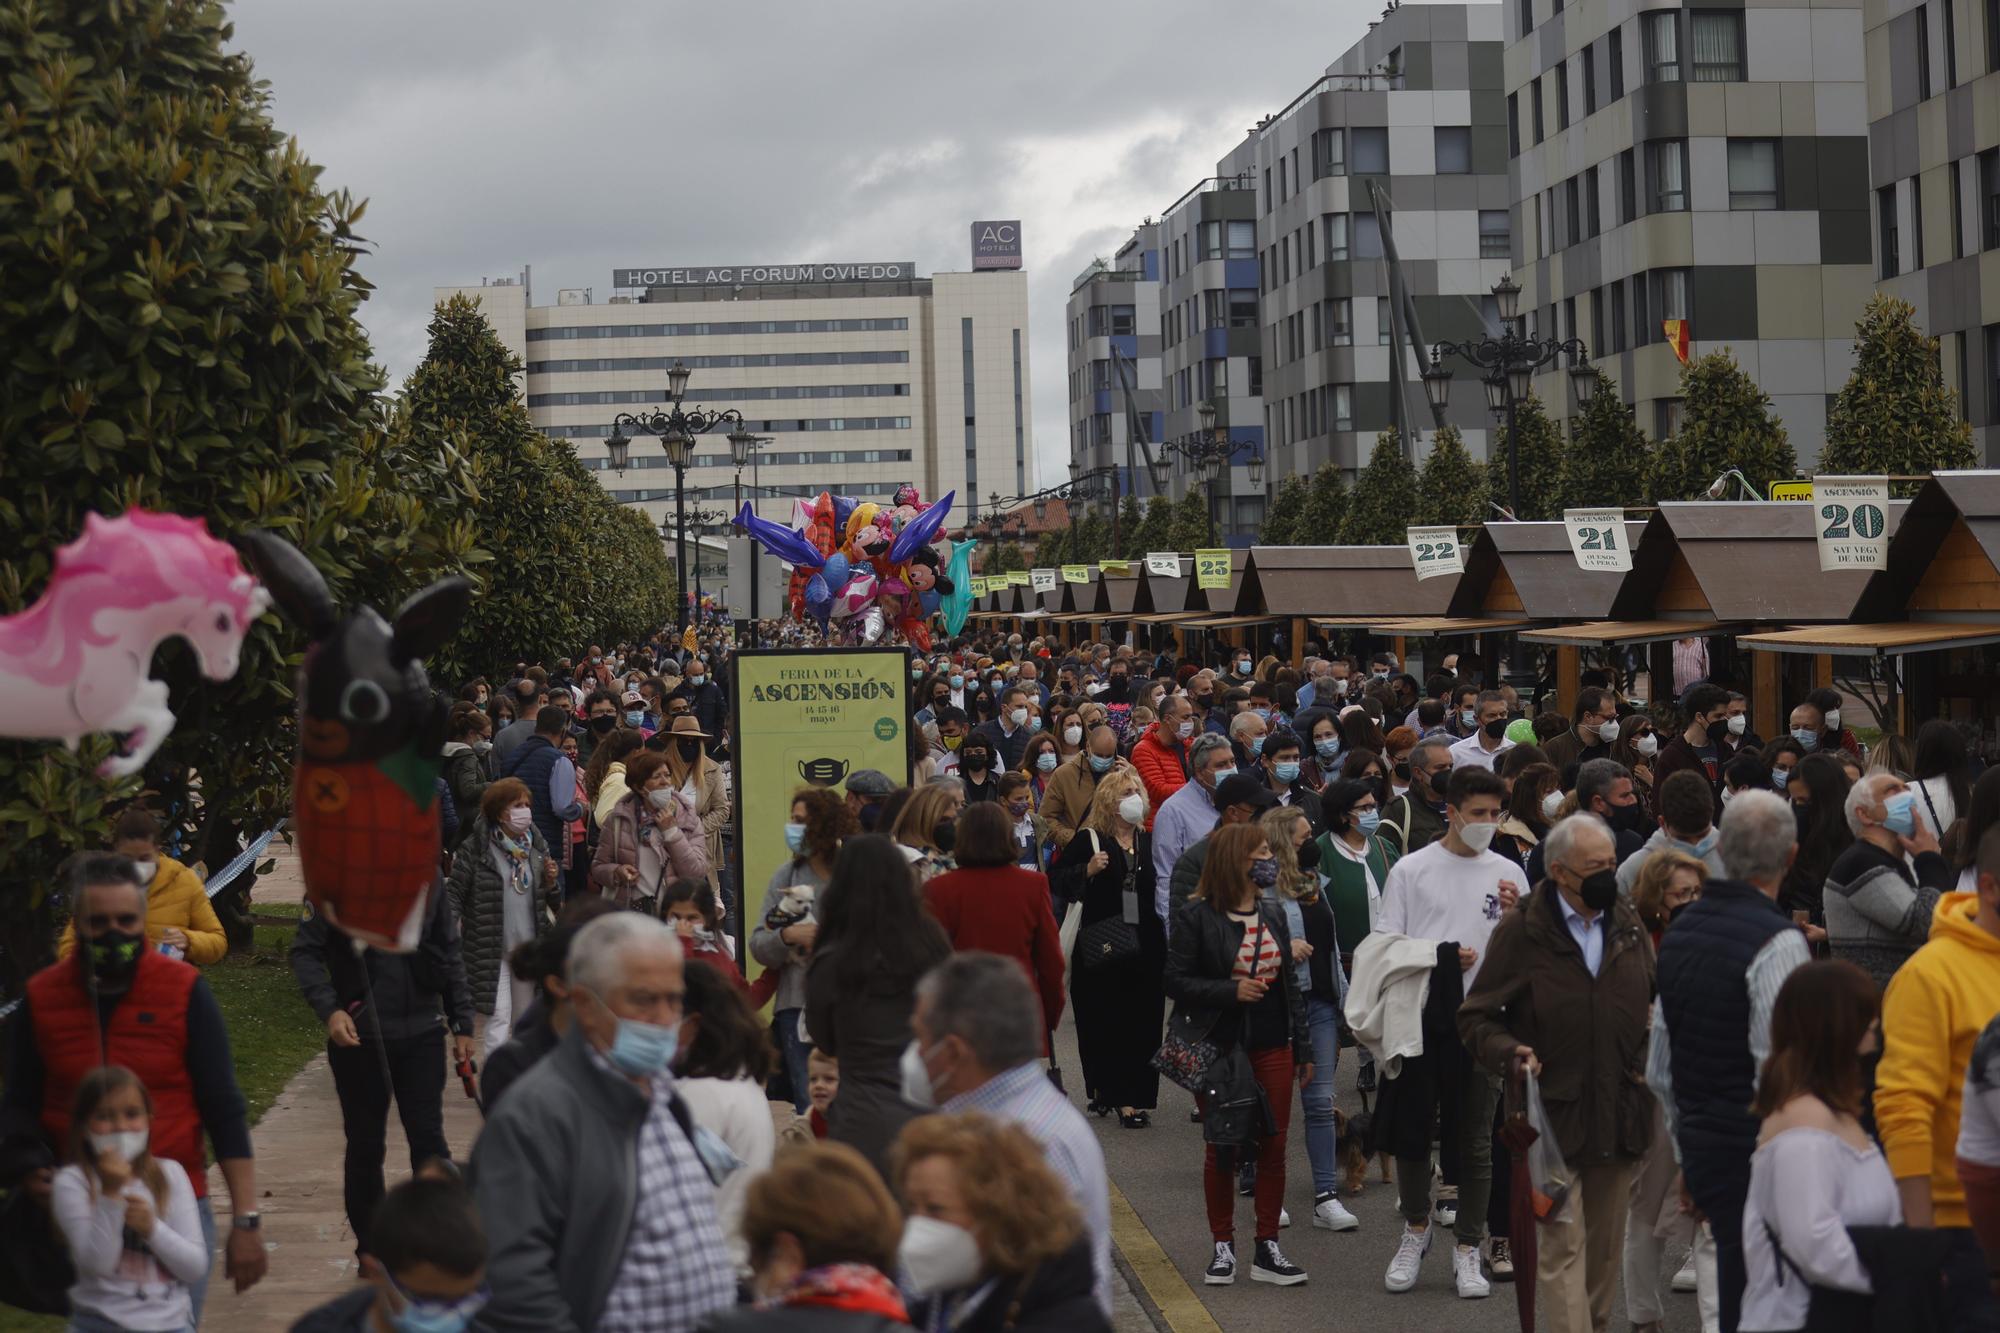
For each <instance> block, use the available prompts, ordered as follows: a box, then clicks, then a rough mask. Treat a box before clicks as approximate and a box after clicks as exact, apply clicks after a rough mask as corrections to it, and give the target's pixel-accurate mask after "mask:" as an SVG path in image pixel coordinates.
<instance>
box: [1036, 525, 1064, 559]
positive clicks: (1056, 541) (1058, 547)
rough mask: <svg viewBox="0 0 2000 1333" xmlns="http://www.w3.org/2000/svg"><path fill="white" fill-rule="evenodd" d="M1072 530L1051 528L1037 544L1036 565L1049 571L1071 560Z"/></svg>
mask: <svg viewBox="0 0 2000 1333" xmlns="http://www.w3.org/2000/svg"><path fill="white" fill-rule="evenodd" d="M1071 532H1072V529H1069V528H1050V529H1049V530H1048V531H1047V532H1045V533H1043V534H1042V535H1041V536H1040V537H1039V538H1038V539H1037V540H1036V542H1035V563H1036V564H1037V565H1039V566H1040V567H1042V568H1043V569H1047V568H1048V567H1050V566H1051V565H1059V564H1061V563H1062V562H1063V561H1065V560H1067V559H1069V545H1070V535H1071Z"/></svg>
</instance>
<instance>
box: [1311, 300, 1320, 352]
mask: <svg viewBox="0 0 2000 1333" xmlns="http://www.w3.org/2000/svg"><path fill="white" fill-rule="evenodd" d="M1319 312H1320V305H1319V302H1317V301H1315V302H1313V305H1312V349H1313V350H1314V351H1315V352H1317V351H1318V350H1319V349H1320V346H1321V334H1320V324H1321V320H1320V313H1319Z"/></svg>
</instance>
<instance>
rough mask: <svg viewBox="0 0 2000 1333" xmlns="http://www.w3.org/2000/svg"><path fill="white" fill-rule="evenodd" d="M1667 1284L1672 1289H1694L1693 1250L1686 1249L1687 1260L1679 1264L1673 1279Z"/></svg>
mask: <svg viewBox="0 0 2000 1333" xmlns="http://www.w3.org/2000/svg"><path fill="white" fill-rule="evenodd" d="M1667 1285H1668V1286H1669V1287H1670V1288H1672V1289H1673V1290H1674V1291H1693V1290H1694V1289H1695V1285H1696V1284H1695V1280H1694V1251H1693V1250H1689V1251H1688V1257H1687V1262H1686V1263H1684V1264H1682V1265H1681V1266H1680V1269H1679V1271H1677V1272H1676V1273H1675V1274H1674V1278H1673V1281H1671V1282H1669V1283H1668V1284H1667Z"/></svg>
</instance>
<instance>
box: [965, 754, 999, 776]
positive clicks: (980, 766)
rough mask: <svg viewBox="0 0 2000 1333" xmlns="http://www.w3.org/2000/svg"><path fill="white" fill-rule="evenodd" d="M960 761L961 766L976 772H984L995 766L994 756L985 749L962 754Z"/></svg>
mask: <svg viewBox="0 0 2000 1333" xmlns="http://www.w3.org/2000/svg"><path fill="white" fill-rule="evenodd" d="M958 763H959V767H961V768H966V769H970V770H971V771H972V772H974V773H984V772H985V771H986V770H987V769H988V768H991V767H992V766H993V760H992V757H991V756H989V755H988V754H987V753H986V751H984V750H974V751H973V752H972V753H970V754H966V755H960V756H959V760H958Z"/></svg>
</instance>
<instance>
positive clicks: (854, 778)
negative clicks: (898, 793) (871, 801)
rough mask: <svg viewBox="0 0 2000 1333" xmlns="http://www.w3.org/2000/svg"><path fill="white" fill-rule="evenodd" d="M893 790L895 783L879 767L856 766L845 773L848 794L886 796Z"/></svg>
mask: <svg viewBox="0 0 2000 1333" xmlns="http://www.w3.org/2000/svg"><path fill="white" fill-rule="evenodd" d="M894 790H896V784H895V783H893V782H891V781H890V780H889V775H888V774H887V773H884V772H882V771H881V770H880V769H875V768H857V769H855V770H854V771H853V772H852V773H849V774H848V775H847V793H848V795H850V796H887V795H888V794H889V793H890V792H892V791H894Z"/></svg>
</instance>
